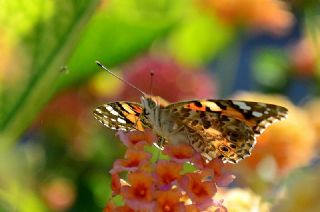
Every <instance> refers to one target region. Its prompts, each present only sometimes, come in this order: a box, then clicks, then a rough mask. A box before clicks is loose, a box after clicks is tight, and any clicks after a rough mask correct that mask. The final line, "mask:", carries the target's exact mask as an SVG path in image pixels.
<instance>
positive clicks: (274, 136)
mask: <svg viewBox="0 0 320 212" xmlns="http://www.w3.org/2000/svg"><path fill="white" fill-rule="evenodd" d="M235 98H236V99H243V100H249V101H250V100H251V101H259V102H266V103H273V104H278V105H282V106H284V107H286V108H288V110H289V115H288V118H287V119H286V120H283V121H281V122H278V123H275V124H273V125H272V126H270V127H268V128H267V130H266V131H265V132H263V133H262V135H260V136H259V137H258V138H257V144H256V145H255V147H254V149H253V151H252V155H251V156H250V157H248V158H246V159H245V160H243V162H241V163H239V164H238V165H237V166H233V168H237V170H238V171H240V172H244V173H243V174H244V176H246V177H245V178H246V179H249V178H250V177H248V174H249V173H250V170H251V171H257V174H258V175H259V176H260V177H262V179H264V180H267V181H268V180H271V181H272V180H274V179H275V177H277V176H280V175H283V174H286V173H288V172H289V171H291V170H293V169H295V168H297V167H299V166H303V165H306V164H307V163H309V162H310V160H311V159H312V158H313V157H314V153H315V145H316V139H315V132H314V129H313V128H312V126H311V123H310V120H309V118H308V116H307V115H306V114H305V112H304V111H303V110H301V109H300V108H298V107H296V106H294V105H293V104H292V103H291V102H290V101H289V100H287V99H286V98H285V97H281V96H270V95H262V94H258V93H242V94H238V95H236V97H235ZM266 169H269V171H268V172H265V170H266ZM272 173H273V175H274V176H271V175H270V174H272ZM268 174H269V175H268Z"/></svg>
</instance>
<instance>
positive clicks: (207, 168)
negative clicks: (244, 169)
mask: <svg viewBox="0 0 320 212" xmlns="http://www.w3.org/2000/svg"><path fill="white" fill-rule="evenodd" d="M223 167H224V163H223V162H222V161H221V160H220V159H217V158H216V159H213V160H211V161H209V162H208V163H204V172H209V173H210V172H212V177H213V179H214V181H215V182H216V184H217V185H218V186H227V185H229V184H230V183H231V182H232V181H233V180H234V179H235V176H234V175H232V174H225V173H222V168H223ZM209 175H210V174H209Z"/></svg>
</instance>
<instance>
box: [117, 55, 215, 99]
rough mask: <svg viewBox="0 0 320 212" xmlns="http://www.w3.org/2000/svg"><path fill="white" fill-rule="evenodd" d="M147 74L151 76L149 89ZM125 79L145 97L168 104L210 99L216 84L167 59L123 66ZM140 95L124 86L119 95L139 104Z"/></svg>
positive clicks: (145, 59) (149, 58) (157, 57)
mask: <svg viewBox="0 0 320 212" xmlns="http://www.w3.org/2000/svg"><path fill="white" fill-rule="evenodd" d="M150 72H153V73H154V76H153V86H152V89H151V87H150V82H151V77H150ZM124 78H125V80H127V81H128V82H130V83H132V84H134V85H135V86H137V87H138V88H140V89H141V90H143V91H144V92H146V93H151V90H152V94H153V95H157V96H161V97H162V98H164V99H167V100H169V101H171V102H174V101H179V100H184V99H191V98H209V97H210V98H212V97H213V96H214V95H215V83H214V81H213V78H211V77H210V76H209V75H208V74H207V73H205V72H203V71H200V70H193V69H191V68H188V67H183V66H182V65H180V64H178V63H177V62H176V61H175V60H174V59H172V58H170V57H165V56H160V55H146V56H142V57H140V58H138V59H136V60H135V61H133V62H132V63H129V64H127V65H126V66H125V71H124ZM140 95H141V94H140V93H138V92H137V91H136V90H134V89H133V88H131V87H129V86H127V85H124V87H123V90H122V91H121V92H120V95H119V96H120V98H121V99H123V100H134V101H139V102H140Z"/></svg>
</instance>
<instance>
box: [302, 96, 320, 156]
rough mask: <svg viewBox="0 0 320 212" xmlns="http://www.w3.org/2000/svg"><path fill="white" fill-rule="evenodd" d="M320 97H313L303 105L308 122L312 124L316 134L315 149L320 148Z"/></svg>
mask: <svg viewBox="0 0 320 212" xmlns="http://www.w3.org/2000/svg"><path fill="white" fill-rule="evenodd" d="M319 108H320V98H319V99H313V100H311V101H310V102H308V103H307V104H306V105H305V110H306V112H307V114H308V116H309V120H310V123H311V124H312V126H313V128H314V130H315V132H316V136H317V141H318V143H317V147H318V148H317V149H318V150H320V111H319Z"/></svg>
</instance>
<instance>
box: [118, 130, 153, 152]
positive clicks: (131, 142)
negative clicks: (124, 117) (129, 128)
mask: <svg viewBox="0 0 320 212" xmlns="http://www.w3.org/2000/svg"><path fill="white" fill-rule="evenodd" d="M117 135H118V136H119V138H120V140H121V141H122V143H123V144H124V145H125V146H126V147H128V148H134V149H142V148H143V147H144V146H145V145H151V144H153V143H154V142H155V141H156V139H157V137H156V136H155V134H154V133H152V132H151V131H150V130H145V131H144V132H140V131H134V132H127V133H125V132H123V131H119V132H118V133H117Z"/></svg>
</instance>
